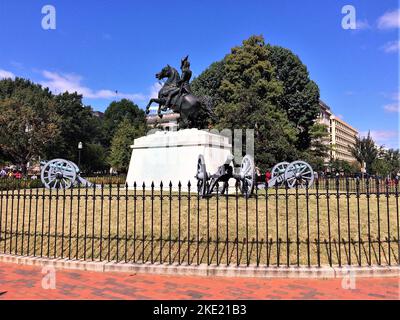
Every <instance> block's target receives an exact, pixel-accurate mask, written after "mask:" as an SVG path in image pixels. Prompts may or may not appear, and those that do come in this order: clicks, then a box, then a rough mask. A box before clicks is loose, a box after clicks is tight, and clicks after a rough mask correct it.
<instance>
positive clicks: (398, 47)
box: [382, 40, 400, 53]
mask: <svg viewBox="0 0 400 320" xmlns="http://www.w3.org/2000/svg"><path fill="white" fill-rule="evenodd" d="M382 49H383V51H385V52H386V53H393V52H398V51H400V40H396V41H389V42H387V43H386V44H385V45H384V46H383V47H382Z"/></svg>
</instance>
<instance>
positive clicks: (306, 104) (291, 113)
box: [268, 45, 319, 150]
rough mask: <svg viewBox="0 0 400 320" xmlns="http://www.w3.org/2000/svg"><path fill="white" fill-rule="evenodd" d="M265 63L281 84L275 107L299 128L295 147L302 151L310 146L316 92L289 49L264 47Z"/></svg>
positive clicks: (316, 102) (315, 109)
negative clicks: (266, 56)
mask: <svg viewBox="0 0 400 320" xmlns="http://www.w3.org/2000/svg"><path fill="white" fill-rule="evenodd" d="M268 49H269V52H270V55H269V60H270V61H271V64H272V65H273V66H274V70H275V77H277V79H279V80H280V81H281V82H282V83H283V88H284V92H283V94H282V95H281V96H280V97H279V99H278V100H279V106H280V108H281V109H283V110H284V111H285V112H286V114H287V116H288V118H289V120H290V121H291V122H292V123H294V125H295V126H296V128H297V129H299V139H298V142H297V146H298V148H299V149H300V150H305V149H307V148H308V147H309V146H310V143H311V138H312V137H311V134H310V132H309V131H310V129H311V128H312V127H313V125H314V121H315V119H316V117H317V116H318V113H319V89H318V86H317V84H316V83H315V82H314V81H312V80H311V79H310V76H309V73H308V70H307V67H306V66H305V65H304V64H303V63H302V62H301V60H300V59H299V57H298V56H297V55H295V54H293V53H292V52H291V51H290V50H288V49H286V48H282V47H279V46H271V45H269V46H268Z"/></svg>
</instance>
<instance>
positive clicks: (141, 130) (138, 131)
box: [108, 118, 146, 172]
mask: <svg viewBox="0 0 400 320" xmlns="http://www.w3.org/2000/svg"><path fill="white" fill-rule="evenodd" d="M145 132H146V127H145V126H144V125H143V124H137V125H132V122H131V120H130V119H128V118H124V119H123V120H122V122H121V123H120V124H119V125H118V127H117V129H116V130H115V134H114V137H113V139H112V142H111V148H110V154H109V157H108V162H109V164H110V165H111V166H112V167H113V168H114V169H116V170H117V171H119V172H126V171H127V170H128V166H129V162H130V158H131V149H130V146H131V145H132V144H133V140H134V139H136V138H138V137H140V136H143V135H144V134H145Z"/></svg>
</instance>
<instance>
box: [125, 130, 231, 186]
mask: <svg viewBox="0 0 400 320" xmlns="http://www.w3.org/2000/svg"><path fill="white" fill-rule="evenodd" d="M131 148H132V156H131V161H130V164H129V170H128V176H127V180H126V182H127V184H128V188H130V189H131V188H133V184H134V182H136V184H137V188H138V189H141V188H142V185H143V182H144V183H145V185H146V190H149V189H150V188H151V183H152V182H154V186H155V187H154V189H155V190H159V189H160V183H161V181H162V182H163V190H168V189H169V183H170V181H171V182H172V186H173V187H172V189H173V190H174V191H176V190H178V183H179V182H181V184H182V189H181V190H182V191H187V185H188V182H189V181H190V183H191V191H193V192H197V179H196V178H195V177H194V176H195V174H196V169H197V160H198V156H199V155H200V154H202V155H203V156H204V159H205V163H206V167H207V171H208V172H209V173H215V172H216V171H217V169H218V167H219V166H221V165H222V164H223V163H224V162H225V160H226V159H227V157H228V155H229V154H231V153H232V145H231V144H230V143H229V139H228V138H227V137H224V136H221V135H217V134H212V133H209V132H207V131H202V130H198V129H185V130H179V131H159V132H156V133H153V134H150V135H148V136H144V137H141V138H138V139H135V141H134V144H133V145H132V146H131Z"/></svg>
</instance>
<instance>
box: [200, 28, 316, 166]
mask: <svg viewBox="0 0 400 320" xmlns="http://www.w3.org/2000/svg"><path fill="white" fill-rule="evenodd" d="M279 68H282V69H285V71H284V72H281V73H279V72H278V69H279ZM290 68H293V69H295V70H289V69H290ZM192 88H193V91H194V92H195V93H196V94H198V95H208V96H211V97H212V98H213V100H214V105H215V107H214V111H215V113H216V114H217V116H218V121H217V123H216V124H215V125H216V127H219V128H229V129H234V128H254V129H255V131H256V136H257V137H258V139H256V141H255V149H256V152H257V154H256V156H257V162H258V163H259V165H260V166H261V167H263V166H264V167H268V166H272V165H273V164H274V163H276V161H279V160H291V159H293V157H296V156H298V155H299V152H298V151H302V150H306V149H307V148H309V147H310V141H311V138H310V128H311V127H312V125H313V123H314V120H315V119H316V117H317V115H318V110H319V109H317V107H318V102H319V91H318V87H317V86H316V85H315V83H313V82H312V81H311V80H310V79H309V75H308V72H307V68H306V67H305V66H304V65H303V64H302V63H301V61H300V60H299V58H298V57H296V56H295V55H293V54H292V53H291V52H290V51H289V50H286V49H285V50H283V48H275V47H273V46H270V45H267V44H266V43H265V41H264V39H263V37H262V36H251V37H250V38H249V39H247V40H245V41H243V44H242V45H241V46H237V47H234V48H232V49H231V52H230V54H228V55H226V56H225V58H224V59H223V60H221V61H219V62H216V63H213V64H212V65H211V66H210V67H209V68H208V69H207V70H205V71H204V72H203V73H202V74H201V75H200V76H199V77H197V78H196V79H194V80H193V82H192ZM299 97H301V99H300V100H299V101H297V100H296V99H297V98H299ZM267 128H268V129H267ZM262 130H268V132H263V131H262Z"/></svg>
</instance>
